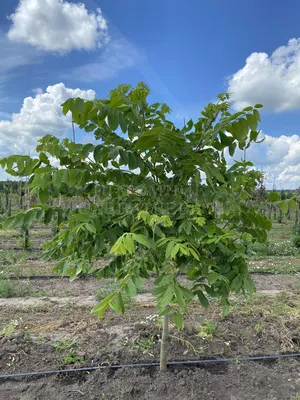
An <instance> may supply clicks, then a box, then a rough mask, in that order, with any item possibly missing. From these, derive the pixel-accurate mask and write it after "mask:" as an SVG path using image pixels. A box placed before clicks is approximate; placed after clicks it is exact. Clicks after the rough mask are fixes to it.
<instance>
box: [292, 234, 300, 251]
mask: <svg viewBox="0 0 300 400" xmlns="http://www.w3.org/2000/svg"><path fill="white" fill-rule="evenodd" d="M293 245H294V246H295V247H297V249H299V248H300V235H296V236H294V237H293Z"/></svg>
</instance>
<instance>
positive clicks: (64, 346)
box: [51, 340, 76, 351]
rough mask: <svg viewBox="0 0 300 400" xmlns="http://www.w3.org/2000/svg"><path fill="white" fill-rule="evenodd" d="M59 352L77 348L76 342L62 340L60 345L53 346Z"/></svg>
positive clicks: (54, 344)
mask: <svg viewBox="0 0 300 400" xmlns="http://www.w3.org/2000/svg"><path fill="white" fill-rule="evenodd" d="M51 346H52V347H53V348H54V349H55V350H57V351H64V350H69V349H71V347H74V346H76V340H61V341H60V342H58V343H53V344H52V345H51Z"/></svg>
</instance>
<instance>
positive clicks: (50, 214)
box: [44, 208, 53, 225]
mask: <svg viewBox="0 0 300 400" xmlns="http://www.w3.org/2000/svg"><path fill="white" fill-rule="evenodd" d="M52 217H53V209H52V208H48V210H46V211H45V214H44V224H46V225H47V224H49V223H50V222H51V220H52Z"/></svg>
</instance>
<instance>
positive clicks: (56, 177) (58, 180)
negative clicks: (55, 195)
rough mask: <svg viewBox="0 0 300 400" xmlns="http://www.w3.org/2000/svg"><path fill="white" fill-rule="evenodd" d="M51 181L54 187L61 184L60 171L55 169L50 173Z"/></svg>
mask: <svg viewBox="0 0 300 400" xmlns="http://www.w3.org/2000/svg"><path fill="white" fill-rule="evenodd" d="M52 183H53V186H54V187H56V188H58V189H59V188H60V187H61V184H62V171H55V172H54V173H53V175H52Z"/></svg>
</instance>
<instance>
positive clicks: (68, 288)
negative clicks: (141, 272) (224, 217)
mask: <svg viewBox="0 0 300 400" xmlns="http://www.w3.org/2000/svg"><path fill="white" fill-rule="evenodd" d="M252 278H253V279H254V282H255V284H256V289H257V292H258V293H262V294H269V295H274V294H277V293H279V292H294V291H295V290H299V289H300V276H290V275H260V274H257V275H254V274H253V275H252ZM183 282H184V280H183ZM12 284H13V285H22V286H25V289H24V290H25V293H26V294H27V295H28V296H30V297H35V296H36V297H61V298H64V297H70V296H71V297H77V296H78V297H81V298H85V297H87V296H92V295H94V296H95V295H96V294H97V292H99V291H101V290H105V291H107V290H113V288H114V284H113V281H112V280H100V281H98V280H96V279H93V278H81V279H78V280H76V281H73V282H69V281H68V280H67V279H51V280H43V279H35V280H31V281H28V280H20V281H18V280H15V281H12ZM152 285H153V279H150V280H147V281H144V284H143V292H149V293H150V292H151V291H152ZM62 302H63V300H62ZM0 304H1V299H0Z"/></svg>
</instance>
